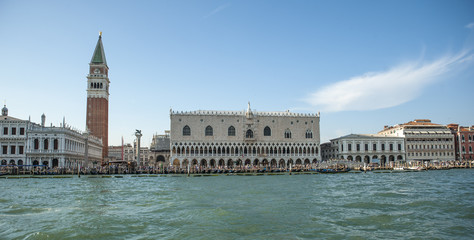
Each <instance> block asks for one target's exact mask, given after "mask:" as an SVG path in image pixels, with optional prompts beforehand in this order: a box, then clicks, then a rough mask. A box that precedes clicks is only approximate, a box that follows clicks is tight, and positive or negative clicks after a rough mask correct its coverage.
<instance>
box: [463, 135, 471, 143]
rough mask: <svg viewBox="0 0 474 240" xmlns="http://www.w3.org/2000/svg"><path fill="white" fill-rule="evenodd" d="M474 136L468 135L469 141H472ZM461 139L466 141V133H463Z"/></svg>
mask: <svg viewBox="0 0 474 240" xmlns="http://www.w3.org/2000/svg"><path fill="white" fill-rule="evenodd" d="M473 138H474V137H471V135H468V139H469V142H470V141H472V139H473ZM461 140H462V141H463V142H464V141H465V140H464V135H461Z"/></svg>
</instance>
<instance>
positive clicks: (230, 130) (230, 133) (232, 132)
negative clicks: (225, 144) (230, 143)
mask: <svg viewBox="0 0 474 240" xmlns="http://www.w3.org/2000/svg"><path fill="white" fill-rule="evenodd" d="M227 135H228V136H235V127H234V126H230V127H229V128H228V129H227Z"/></svg>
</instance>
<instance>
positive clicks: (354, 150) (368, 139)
mask: <svg viewBox="0 0 474 240" xmlns="http://www.w3.org/2000/svg"><path fill="white" fill-rule="evenodd" d="M327 148H329V149H335V151H334V152H336V154H334V155H335V158H336V159H346V160H349V161H356V162H363V163H379V164H380V165H382V166H386V165H390V166H393V164H394V163H395V161H405V139H404V138H403V137H395V136H385V135H377V134H350V135H347V136H343V137H339V138H336V139H332V140H331V146H330V147H327ZM334 155H333V156H334Z"/></svg>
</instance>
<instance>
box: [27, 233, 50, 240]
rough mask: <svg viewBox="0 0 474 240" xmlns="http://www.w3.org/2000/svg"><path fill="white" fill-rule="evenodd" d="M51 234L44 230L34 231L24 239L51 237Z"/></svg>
mask: <svg viewBox="0 0 474 240" xmlns="http://www.w3.org/2000/svg"><path fill="white" fill-rule="evenodd" d="M49 238H50V236H49V235H48V234H46V233H43V232H34V233H30V234H28V235H27V236H26V237H25V238H23V240H28V239H49Z"/></svg>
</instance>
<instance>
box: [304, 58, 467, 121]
mask: <svg viewBox="0 0 474 240" xmlns="http://www.w3.org/2000/svg"><path fill="white" fill-rule="evenodd" d="M469 52H470V51H462V52H461V53H459V54H457V55H450V56H446V57H442V58H440V59H438V60H436V61H433V62H431V63H424V64H423V63H419V62H415V63H407V64H402V65H400V66H397V67H394V68H392V69H390V70H388V71H385V72H369V73H366V74H363V75H361V76H356V77H353V78H351V79H349V80H344V81H340V82H337V83H334V84H331V85H329V86H326V87H324V88H323V89H320V90H318V91H316V92H315V93H313V94H311V95H310V96H309V97H308V98H307V99H306V101H307V102H308V103H309V104H311V105H313V106H318V107H319V108H321V109H322V110H323V111H328V112H338V111H350V110H359V111H363V110H375V109H381V108H389V107H394V106H397V105H400V104H402V103H405V102H408V101H410V100H413V99H415V98H416V97H417V96H419V94H420V93H421V91H422V90H423V88H424V87H426V86H428V85H429V84H432V83H433V82H435V81H436V80H437V79H438V78H439V77H440V76H441V75H442V74H444V73H447V72H449V71H452V70H454V69H455V68H457V67H459V66H460V65H461V63H463V62H467V61H470V60H471V59H472V55H469Z"/></svg>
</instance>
